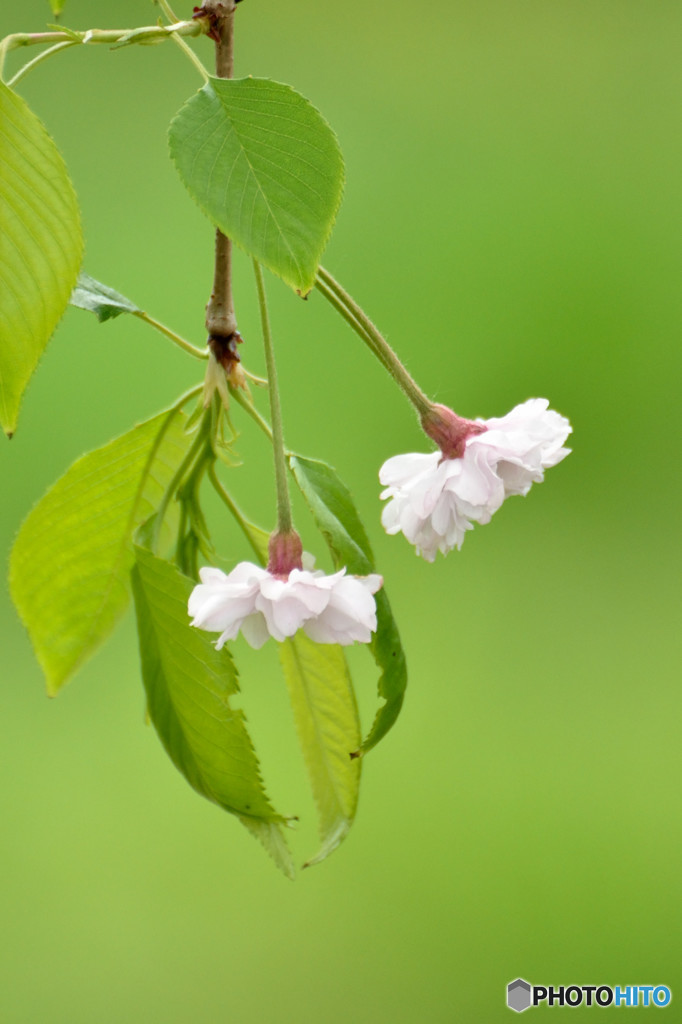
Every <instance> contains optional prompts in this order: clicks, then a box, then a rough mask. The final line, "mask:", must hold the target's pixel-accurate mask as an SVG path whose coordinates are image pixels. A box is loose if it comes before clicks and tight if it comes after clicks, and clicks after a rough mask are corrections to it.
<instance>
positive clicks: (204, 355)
mask: <svg viewBox="0 0 682 1024" xmlns="http://www.w3.org/2000/svg"><path fill="white" fill-rule="evenodd" d="M135 316H137V318H138V320H143V321H144V323H146V324H149V326H150V327H153V328H154V329H155V330H157V331H159V332H160V333H161V334H164V335H165V336H166V337H167V338H170V340H171V341H172V342H174V343H175V344H176V345H177V346H178V347H179V348H181V349H182V350H183V351H184V352H189V354H190V355H191V356H194V358H195V359H208V349H201V348H197V347H196V346H195V345H192V344H191V343H190V342H189V341H186V340H185V339H184V338H182V337H181V336H180V335H179V334H176V333H175V331H172V330H171V329H170V327H166V325H165V324H162V323H161V322H160V321H159V320H155V319H154V317H153V316H150V315H149V313H142V312H140V313H136V314H135Z"/></svg>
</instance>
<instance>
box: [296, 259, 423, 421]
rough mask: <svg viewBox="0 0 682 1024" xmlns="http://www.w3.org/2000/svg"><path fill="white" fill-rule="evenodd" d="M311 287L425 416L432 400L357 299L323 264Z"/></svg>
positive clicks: (421, 416) (420, 413) (419, 412)
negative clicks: (361, 341)
mask: <svg viewBox="0 0 682 1024" xmlns="http://www.w3.org/2000/svg"><path fill="white" fill-rule="evenodd" d="M315 286H316V287H317V289H318V291H319V292H320V293H321V294H322V295H324V297H325V298H326V299H327V301H328V302H330V303H331V305H332V306H334V308H335V309H336V310H337V311H338V312H339V313H340V314H341V316H342V317H343V318H344V319H345V320H346V322H347V323H349V324H350V326H351V327H352V328H353V330H354V331H355V332H356V334H358V335H359V336H360V338H362V340H363V341H364V342H365V344H366V345H367V346H368V348H369V349H370V351H371V352H373V353H374V355H375V356H376V357H377V359H378V360H379V362H380V363H381V364H382V366H384V367H385V369H386V370H388V372H389V373H390V375H391V377H393V380H394V381H395V382H396V384H397V385H398V386H399V387H400V388H401V389H402V390H403V392H404V393H405V395H406V396H407V398H408V399H409V400H410V402H412V405H413V406H414V407H415V409H416V410H417V412H418V414H419V416H420V418H423V417H424V416H427V415H428V414H429V413H430V412H431V410H432V408H433V403H432V402H431V401H430V399H428V398H427V396H426V395H425V394H424V392H423V391H422V390H421V388H420V387H419V385H418V384H417V382H416V381H415V380H414V378H413V377H412V376H411V375H410V374H409V373H408V371H407V370H406V368H405V367H404V366H403V364H402V363H401V362H400V360H399V359H398V356H397V355H396V354H395V352H394V351H393V349H392V348H391V346H390V345H389V344H388V342H387V341H386V339H385V338H384V337H383V335H382V334H381V332H380V331H379V330H378V329H377V327H375V325H374V324H373V323H372V321H371V320H370V319H369V317H368V316H367V314H366V313H365V312H364V310H363V309H361V307H360V306H359V305H358V304H357V302H356V301H355V300H354V299H353V298H352V297H351V296H350V295H349V294H348V292H347V291H345V289H344V288H342V287H341V285H340V284H339V282H338V281H336V280H335V279H334V278H333V277H332V275H331V274H330V273H329V271H327V270H325V269H324V267H320V268H319V270H318V275H317V280H316V282H315Z"/></svg>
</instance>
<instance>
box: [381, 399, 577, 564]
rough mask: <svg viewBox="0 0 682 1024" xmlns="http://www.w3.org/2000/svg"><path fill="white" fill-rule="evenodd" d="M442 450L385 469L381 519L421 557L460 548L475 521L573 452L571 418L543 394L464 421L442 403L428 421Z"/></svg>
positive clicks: (404, 457)
mask: <svg viewBox="0 0 682 1024" xmlns="http://www.w3.org/2000/svg"><path fill="white" fill-rule="evenodd" d="M422 424H423V426H424V429H425V431H426V433H427V434H428V435H429V436H430V437H431V438H432V439H433V440H434V441H436V443H437V444H438V446H439V448H440V451H436V452H432V453H431V454H429V455H424V454H409V455H396V456H394V457H393V458H391V459H388V460H387V461H386V462H385V463H384V464H383V466H382V467H381V469H380V470H379V479H380V481H381V483H382V484H383V486H384V488H385V490H384V491H382V494H381V497H382V498H384V499H386V498H388V499H389V501H388V504H387V505H386V506H385V507H384V510H383V512H382V516H381V521H382V523H383V526H384V528H385V529H386V531H387V533H390V534H394V533H399V532H402V533H403V534H404V535H405V536H406V537H407V539H408V540H409V541H410V542H411V543H412V544H414V545H415V547H416V549H417V554H420V555H422V557H423V558H425V559H426V560H427V561H429V562H433V561H434V559H435V557H436V552H437V551H442V552H443V554H447V552H448V551H451V550H452V548H454V547H457V548H460V547H461V546H462V541H463V540H464V534H465V533H466V531H467V530H471V529H473V526H474V523H488V522H490V519H491V517H492V515H493V514H494V513H495V512H496V511H497V509H498V508H499V507H500V505H501V504H502V502H503V501H504V499H505V498H507V497H509V495H511V494H527V493H528V491H529V490H530V488H531V486H532V484H533V483H539V482H541V481H542V480H543V479H544V471H545V470H546V469H549V467H550V466H555V465H556V464H557V463H558V462H561V460H562V459H564V458H565V457H566V456H567V455H568V454H569V451H570V449H569V448H564V447H563V444H564V441H565V440H566V438H567V437H568V435H569V434H570V433H571V425H570V423H569V422H568V420H567V419H566V418H565V417H564V416H561V415H559V413H557V412H555V411H554V410H553V409H550V408H549V402H548V401H547V399H545V398H530V399H528V401H527V402H524V403H523V404H522V405H517V406H516V407H515V408H514V409H512V410H511V412H509V413H507V415H506V416H501V417H493V418H491V419H488V420H480V419H479V420H464V419H461V418H460V417H458V416H456V415H455V414H454V413H453V412H452V410H450V409H447V408H445V407H444V406H434V407H433V414H432V416H431V417H427V418H425V419H424V420H423V421H422Z"/></svg>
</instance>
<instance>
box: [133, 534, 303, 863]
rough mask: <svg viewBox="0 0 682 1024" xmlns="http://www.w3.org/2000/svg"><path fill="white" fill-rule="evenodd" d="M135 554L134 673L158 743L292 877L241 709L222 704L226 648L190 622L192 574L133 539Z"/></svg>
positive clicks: (228, 690)
mask: <svg viewBox="0 0 682 1024" xmlns="http://www.w3.org/2000/svg"><path fill="white" fill-rule="evenodd" d="M135 558H136V563H135V568H134V569H133V593H134V595H135V608H136V611H137V623H138V633H139V637H140V657H141V661H142V677H143V680H144V686H145V690H146V693H147V703H148V709H149V715H150V717H151V720H152V722H153V723H154V726H155V728H156V731H157V732H158V734H159V737H160V739H161V742H162V743H163V745H164V747H165V748H166V751H167V753H168V755H169V757H170V758H171V760H172V761H173V763H174V764H175V766H176V768H178V770H179V771H180V772H182V774H183V775H184V776H185V778H186V779H187V781H188V782H189V784H190V785H191V786H192V787H193V788H194V789H195V790H196V791H197V793H200V794H201V795H202V796H204V797H206V798H207V799H208V800H211V801H213V803H216V804H218V806H219V807H222V808H224V810H226V811H229V812H230V814H235V815H236V816H237V817H238V818H239V820H240V821H242V823H243V824H244V825H246V827H247V828H248V829H249V831H250V832H252V834H254V835H256V836H257V837H258V838H259V839H260V840H261V841H262V842H263V845H264V846H265V847H266V849H267V850H268V852H269V853H270V854H271V855H272V856H273V857H274V859H275V862H276V863H277V865H278V867H280V868H281V869H282V870H283V871H284V873H285V874H287V875H288V876H289V877H293V866H292V863H291V858H290V856H289V852H288V849H287V846H286V842H285V840H284V836H283V834H282V830H281V826H282V824H284V822H285V819H284V818H282V816H281V815H278V814H277V813H276V812H275V811H274V809H273V807H272V805H271V804H270V801H269V800H268V798H267V796H266V794H265V790H264V788H263V782H262V779H261V776H260V769H259V764H258V759H257V758H256V754H255V751H254V749H253V745H252V743H251V739H250V737H249V734H248V732H247V730H246V726H245V724H244V714H243V712H242V711H241V710H239V709H237V708H233V707H231V705H230V697H232V696H234V695H235V694H237V693H238V692H239V685H238V682H237V671H236V668H235V666H234V662H233V661H232V658H231V655H230V653H229V651H228V650H227V648H223V649H222V650H221V651H217V650H216V649H215V647H214V645H213V643H212V641H211V638H210V637H209V636H208V635H207V634H206V633H204V632H202V631H201V630H199V629H193V628H192V627H191V626H190V624H189V622H190V620H189V615H188V613H187V600H188V598H189V595H190V593H191V591H192V588H193V586H194V584H193V583H192V581H191V580H189V579H187V577H186V576H183V575H182V574H181V573H180V572H178V570H177V569H176V568H175V566H173V565H170V564H169V563H168V562H164V561H163V560H162V559H160V558H157V557H156V556H155V555H153V554H152V553H151V552H150V551H148V550H147V549H146V548H142V547H139V546H136V547H135Z"/></svg>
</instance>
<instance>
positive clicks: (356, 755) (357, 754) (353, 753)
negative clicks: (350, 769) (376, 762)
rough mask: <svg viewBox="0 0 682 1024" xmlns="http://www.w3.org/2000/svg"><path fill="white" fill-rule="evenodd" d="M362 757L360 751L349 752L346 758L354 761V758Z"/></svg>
mask: <svg viewBox="0 0 682 1024" xmlns="http://www.w3.org/2000/svg"><path fill="white" fill-rule="evenodd" d="M362 755H363V751H362V750H351V752H350V754H349V755H348V756H349V758H350V759H351V761H355V759H356V758H358V757H362Z"/></svg>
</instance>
